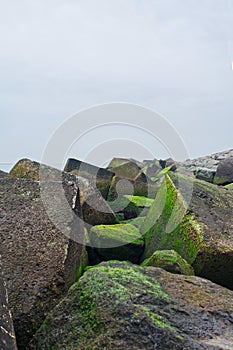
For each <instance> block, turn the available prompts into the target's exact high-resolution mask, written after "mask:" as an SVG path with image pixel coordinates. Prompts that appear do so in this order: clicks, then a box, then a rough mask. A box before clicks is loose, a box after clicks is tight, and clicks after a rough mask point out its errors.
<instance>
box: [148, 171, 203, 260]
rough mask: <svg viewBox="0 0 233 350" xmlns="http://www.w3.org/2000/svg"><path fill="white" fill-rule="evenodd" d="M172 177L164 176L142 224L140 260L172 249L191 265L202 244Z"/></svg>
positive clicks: (198, 230)
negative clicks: (143, 247) (143, 239)
mask: <svg viewBox="0 0 233 350" xmlns="http://www.w3.org/2000/svg"><path fill="white" fill-rule="evenodd" d="M186 212H187V206H186V203H185V201H184V199H183V198H182V196H181V194H180V193H179V191H178V190H177V189H176V187H175V185H174V184H173V182H172V180H171V178H170V177H169V176H168V175H166V176H165V178H164V180H163V183H162V184H161V186H160V189H159V191H158V193H157V196H156V198H155V200H154V203H153V204H152V206H151V208H150V210H149V213H148V214H147V217H146V219H145V221H144V223H143V225H142V227H141V231H142V233H143V234H144V235H145V252H144V254H143V259H146V258H149V257H150V256H151V255H152V254H153V253H154V251H155V250H171V249H172V250H175V251H176V252H177V253H179V254H180V255H181V256H182V258H184V259H185V260H187V262H188V263H190V264H192V263H193V262H194V260H195V258H196V256H197V253H198V251H199V249H200V246H201V243H202V240H203V238H202V233H201V227H200V225H199V223H198V222H197V221H196V220H195V218H194V215H193V214H191V213H189V214H187V213H186Z"/></svg>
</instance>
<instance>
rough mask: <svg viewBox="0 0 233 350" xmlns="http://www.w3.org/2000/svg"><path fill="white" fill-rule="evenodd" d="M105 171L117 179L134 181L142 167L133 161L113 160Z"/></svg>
mask: <svg viewBox="0 0 233 350" xmlns="http://www.w3.org/2000/svg"><path fill="white" fill-rule="evenodd" d="M107 169H108V170H109V171H112V172H114V173H115V175H116V176H118V177H121V178H123V179H128V180H132V181H134V180H136V178H137V176H138V175H139V174H140V172H141V169H142V166H140V165H139V164H138V163H137V162H136V161H134V160H127V159H125V160H124V159H118V160H116V159H113V160H112V161H111V163H110V164H109V166H108V168H107Z"/></svg>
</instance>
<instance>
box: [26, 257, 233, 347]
mask: <svg viewBox="0 0 233 350" xmlns="http://www.w3.org/2000/svg"><path fill="white" fill-rule="evenodd" d="M232 298H233V293H232V292H231V291H229V290H227V289H225V288H222V287H219V286H217V285H215V284H213V283H211V282H208V281H206V280H202V279H201V278H197V277H193V276H183V275H176V276H175V275H174V274H170V273H168V272H166V271H164V270H162V269H158V268H154V267H144V268H143V267H139V266H135V265H128V264H126V263H119V262H118V263H117V262H112V263H101V264H100V265H98V266H97V267H95V268H92V269H90V270H88V271H87V272H86V273H85V274H84V276H83V277H82V278H81V279H80V280H79V281H78V282H77V283H76V284H75V285H73V286H72V287H71V289H70V290H69V292H68V294H67V296H66V297H65V298H64V300H63V301H62V302H61V303H60V304H59V305H58V306H57V307H56V308H55V309H54V310H53V311H52V312H51V313H50V314H49V315H48V316H47V318H46V320H45V322H44V323H43V325H42V326H41V328H40V330H39V331H38V332H37V334H36V336H35V338H34V344H31V348H30V349H35V348H36V349H40V350H47V349H50V350H61V349H69V350H84V349H86V350H87V349H90V350H100V349H108V350H116V349H127V350H139V349H140V350H154V349H158V350H164V349H177V350H190V349H197V350H199V349H200V350H201V349H215V348H216V349H223V348H224V347H223V344H224V346H225V348H226V349H231V348H232V346H233V330H232V319H231V313H232V312H233V304H232Z"/></svg>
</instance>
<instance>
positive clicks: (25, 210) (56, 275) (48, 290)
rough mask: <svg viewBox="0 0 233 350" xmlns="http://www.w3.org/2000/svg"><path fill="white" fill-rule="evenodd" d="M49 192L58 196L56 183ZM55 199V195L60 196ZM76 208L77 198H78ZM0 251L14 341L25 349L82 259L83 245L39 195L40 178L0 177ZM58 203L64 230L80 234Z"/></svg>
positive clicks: (71, 189)
mask: <svg viewBox="0 0 233 350" xmlns="http://www.w3.org/2000/svg"><path fill="white" fill-rule="evenodd" d="M46 186H48V187H49V193H50V196H53V199H54V203H56V201H57V184H56V183H55V182H51V183H47V184H46ZM63 186H64V190H65V193H66V195H67V198H69V203H70V204H72V202H73V197H74V196H77V193H76V191H75V186H74V184H73V185H72V184H70V183H64V184H63ZM58 201H59V198H58ZM76 206H77V207H76V209H75V210H77V211H79V210H80V208H79V207H78V199H77V198H76ZM0 208H1V227H0V236H1V241H0V254H1V256H2V265H3V276H4V279H5V282H6V285H7V288H8V292H9V305H10V308H11V311H12V315H13V319H14V325H15V332H16V337H17V343H18V347H19V349H24V348H25V346H26V344H27V342H28V341H29V340H30V338H31V336H32V334H33V333H34V332H35V330H36V329H37V328H38V327H39V326H40V324H41V323H42V321H43V319H44V317H45V315H46V313H47V312H48V311H49V310H51V308H52V307H53V306H55V305H56V303H57V302H58V301H59V300H60V298H61V297H62V296H64V295H65V292H66V290H67V288H68V287H70V285H71V284H72V283H73V282H74V281H75V279H76V273H77V270H78V268H79V266H80V265H82V264H83V265H84V264H85V259H86V255H85V247H84V246H83V245H81V244H79V243H75V242H74V241H72V240H70V239H69V238H68V237H67V236H65V234H63V233H62V232H61V231H60V230H59V229H58V228H57V227H56V226H55V225H54V224H53V222H52V221H51V219H50V217H49V216H48V213H47V212H46V210H45V208H44V205H43V202H42V200H41V197H40V187H39V183H38V182H36V181H33V180H27V179H11V178H5V179H1V180H0ZM62 210H63V209H62V206H60V207H59V205H57V212H56V215H58V216H60V217H61V218H62V220H64V222H65V226H66V227H65V228H66V234H67V235H70V237H72V238H74V237H78V239H79V242H80V241H81V240H83V239H84V234H83V226H82V225H81V224H80V226H78V225H79V224H76V225H75V227H73V220H74V219H73V217H72V216H70V217H68V218H66V217H65V216H64V214H63V211H62Z"/></svg>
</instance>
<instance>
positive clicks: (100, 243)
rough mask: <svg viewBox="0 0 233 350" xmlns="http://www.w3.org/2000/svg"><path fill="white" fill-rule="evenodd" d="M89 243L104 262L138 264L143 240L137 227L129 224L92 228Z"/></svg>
mask: <svg viewBox="0 0 233 350" xmlns="http://www.w3.org/2000/svg"><path fill="white" fill-rule="evenodd" d="M89 237H90V242H91V244H92V245H93V246H94V247H95V248H96V251H97V252H98V254H99V256H100V257H101V258H102V259H104V260H113V259H117V260H129V261H132V262H139V260H140V257H141V255H142V253H143V247H144V240H143V237H142V236H141V234H140V231H139V229H138V228H137V227H135V226H133V225H131V224H117V225H97V226H94V227H92V229H91V231H90V234H89Z"/></svg>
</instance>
